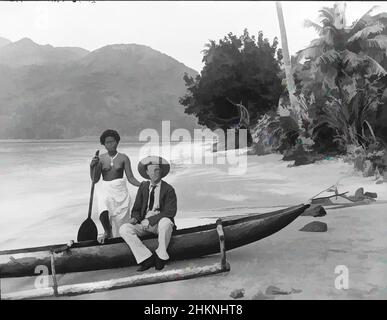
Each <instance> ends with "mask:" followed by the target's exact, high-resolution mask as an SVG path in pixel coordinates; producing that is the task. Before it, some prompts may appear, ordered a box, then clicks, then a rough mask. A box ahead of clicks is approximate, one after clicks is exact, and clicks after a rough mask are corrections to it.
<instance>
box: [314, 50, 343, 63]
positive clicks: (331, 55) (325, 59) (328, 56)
mask: <svg viewBox="0 0 387 320" xmlns="http://www.w3.org/2000/svg"><path fill="white" fill-rule="evenodd" d="M339 58H340V55H339V53H338V52H337V51H336V50H334V49H332V50H328V51H327V52H324V53H323V54H322V55H320V56H319V57H318V59H317V61H316V65H320V64H332V63H334V62H336V61H337V60H338V59H339Z"/></svg>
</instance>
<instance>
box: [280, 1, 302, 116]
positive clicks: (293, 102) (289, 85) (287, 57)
mask: <svg viewBox="0 0 387 320" xmlns="http://www.w3.org/2000/svg"><path fill="white" fill-rule="evenodd" d="M276 6H277V15H278V22H279V27H280V33H281V44H282V53H283V57H284V65H285V75H286V84H287V88H288V92H289V100H290V106H291V108H292V109H293V110H295V111H296V109H295V108H297V103H296V101H297V100H296V97H295V96H294V91H295V85H294V80H293V76H292V73H291V61H290V55H289V48H288V39H287V37H286V28H285V21H284V16H283V13H282V5H281V2H280V1H276ZM297 114H298V112H297Z"/></svg>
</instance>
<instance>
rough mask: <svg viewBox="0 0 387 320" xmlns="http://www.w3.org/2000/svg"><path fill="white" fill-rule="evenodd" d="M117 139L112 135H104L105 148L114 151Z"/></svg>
mask: <svg viewBox="0 0 387 320" xmlns="http://www.w3.org/2000/svg"><path fill="white" fill-rule="evenodd" d="M117 145H118V143H117V141H116V139H114V137H106V138H105V148H106V150H107V151H108V152H114V151H116V150H117Z"/></svg>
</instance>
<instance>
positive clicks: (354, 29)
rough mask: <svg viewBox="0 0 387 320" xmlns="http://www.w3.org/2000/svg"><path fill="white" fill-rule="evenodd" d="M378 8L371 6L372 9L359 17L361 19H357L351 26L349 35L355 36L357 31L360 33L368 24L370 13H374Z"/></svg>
mask: <svg viewBox="0 0 387 320" xmlns="http://www.w3.org/2000/svg"><path fill="white" fill-rule="evenodd" d="M378 7H379V6H373V7H372V8H371V9H369V10H368V11H367V12H366V13H365V14H363V15H362V16H361V18H360V19H358V20H357V21H356V22H355V23H354V24H353V26H352V28H351V31H350V33H351V34H355V33H357V32H358V31H360V30H361V29H363V28H364V27H365V26H366V25H367V23H369V22H370V20H371V16H370V14H371V12H372V11H374V10H375V9H377V8H378Z"/></svg>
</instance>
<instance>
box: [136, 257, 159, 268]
mask: <svg viewBox="0 0 387 320" xmlns="http://www.w3.org/2000/svg"><path fill="white" fill-rule="evenodd" d="M154 265H155V257H154V255H153V254H152V255H151V256H150V257H149V258H148V259H145V260H144V261H143V262H141V263H140V267H139V268H138V269H137V271H139V272H143V271H145V270H148V269H150V268H152V267H153V266H154Z"/></svg>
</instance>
